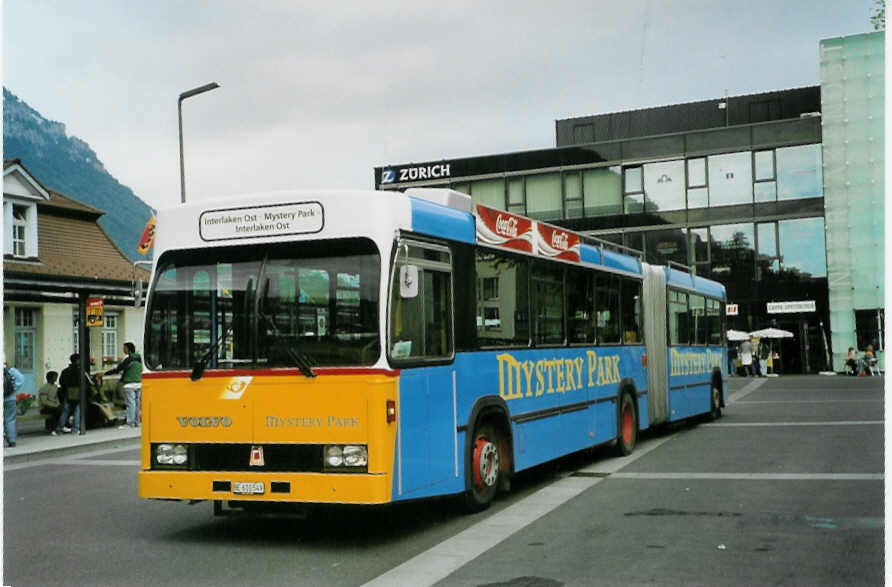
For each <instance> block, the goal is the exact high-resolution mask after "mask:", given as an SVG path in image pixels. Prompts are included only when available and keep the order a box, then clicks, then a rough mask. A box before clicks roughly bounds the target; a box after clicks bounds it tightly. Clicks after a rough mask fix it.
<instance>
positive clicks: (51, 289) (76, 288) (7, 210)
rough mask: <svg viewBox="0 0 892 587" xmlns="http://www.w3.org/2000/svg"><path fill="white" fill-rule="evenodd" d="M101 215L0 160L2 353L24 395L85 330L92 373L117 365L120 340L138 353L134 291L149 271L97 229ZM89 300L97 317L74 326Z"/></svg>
mask: <svg viewBox="0 0 892 587" xmlns="http://www.w3.org/2000/svg"><path fill="white" fill-rule="evenodd" d="M103 213H104V212H103V211H102V210H97V209H96V208H93V207H91V206H88V205H86V204H84V203H82V202H79V201H78V200H77V199H76V198H75V197H73V196H70V195H66V194H62V193H59V192H57V191H55V190H53V189H51V188H49V187H47V186H45V185H43V183H41V181H40V180H39V179H38V178H36V177H34V176H33V175H32V174H31V173H30V172H29V171H28V169H27V168H26V167H25V165H24V164H23V163H22V162H21V161H20V160H18V159H13V160H4V162H3V247H4V248H3V324H4V335H3V348H4V351H5V358H6V360H7V361H8V362H9V364H10V365H15V366H16V367H17V368H18V369H19V370H20V371H21V372H22V374H23V375H25V381H26V383H25V385H26V388H25V391H27V392H30V393H34V392H35V391H36V389H37V387H39V386H40V385H41V384H42V383H43V382H44V381H45V374H46V372H47V371H50V370H54V371H60V372H61V370H62V369H63V368H65V366H66V365H67V364H68V357H69V355H70V354H71V353H73V352H77V351H78V350H79V348H78V342H79V340H80V336H82V335H81V332H85V331H86V332H88V333H89V336H88V338H89V355H90V362H91V369H92V370H93V371H99V370H105V369H109V368H111V367H112V366H113V365H114V364H115V363H117V361H118V360H119V359H120V358H122V357H123V350H122V347H123V344H124V342H127V341H132V342H134V343H135V344H136V346H137V348H138V349H141V348H142V319H143V309H142V307H141V303H142V295H141V293H142V292H143V291H145V288H146V285H147V283H148V279H149V272H148V271H147V270H146V268H144V266H136V265H134V264H133V263H132V262H131V261H130V260H129V259H127V257H126V256H125V255H124V254H123V253H122V252H121V251H120V250H119V249H118V248H117V247H116V246H115V244H114V243H113V242H112V240H111V239H110V238H109V237H108V235H107V234H106V233H105V232H104V231H103V230H102V228H101V227H100V226H99V224H98V222H97V221H98V220H99V218H100V217H101V216H102V215H103ZM139 236H140V235H134V239H138V238H139ZM96 299H101V300H102V308H103V312H102V318H101V319H97V320H95V326H91V327H90V328H84V329H82V328H80V326H79V325H80V320H79V316H80V315H81V314H82V313H83V312H84V311H85V310H84V308H85V306H86V304H87V301H88V300H96ZM91 307H92V306H91ZM87 322H88V324H89V323H90V321H87Z"/></svg>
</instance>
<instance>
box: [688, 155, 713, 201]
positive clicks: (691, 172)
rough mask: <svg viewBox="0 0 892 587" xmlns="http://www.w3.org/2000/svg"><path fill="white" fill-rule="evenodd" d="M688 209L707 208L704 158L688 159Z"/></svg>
mask: <svg viewBox="0 0 892 587" xmlns="http://www.w3.org/2000/svg"><path fill="white" fill-rule="evenodd" d="M687 165H688V208H706V207H707V206H709V188H708V187H706V158H705V157H698V158H697V159H688V161H687Z"/></svg>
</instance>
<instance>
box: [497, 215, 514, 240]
mask: <svg viewBox="0 0 892 587" xmlns="http://www.w3.org/2000/svg"><path fill="white" fill-rule="evenodd" d="M496 232H497V233H499V234H502V235H505V236H510V237H512V238H513V237H516V236H517V218H512V217H510V216H509V217H507V218H506V217H504V216H502V215H501V214H499V216H498V218H496Z"/></svg>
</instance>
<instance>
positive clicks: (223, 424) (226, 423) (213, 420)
mask: <svg viewBox="0 0 892 587" xmlns="http://www.w3.org/2000/svg"><path fill="white" fill-rule="evenodd" d="M177 422H179V423H180V426H182V427H183V428H189V427H190V426H191V427H193V428H229V427H230V426H232V418H230V417H229V416H223V417H219V416H198V417H190V416H177Z"/></svg>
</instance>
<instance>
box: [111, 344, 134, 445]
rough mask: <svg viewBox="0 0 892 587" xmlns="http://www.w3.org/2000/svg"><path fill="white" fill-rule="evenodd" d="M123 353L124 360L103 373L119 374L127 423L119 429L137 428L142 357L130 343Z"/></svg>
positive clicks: (125, 346)
mask: <svg viewBox="0 0 892 587" xmlns="http://www.w3.org/2000/svg"><path fill="white" fill-rule="evenodd" d="M124 353H125V354H126V355H127V356H126V357H124V360H123V361H121V362H120V363H118V365H117V366H116V367H115V368H114V369H110V370H108V371H106V372H105V375H113V374H115V373H121V384H122V386H123V389H124V403H126V404H127V423H126V424H123V425H121V426H118V428H119V429H123V428H126V427H127V426H130V427H131V428H136V427H137V426H139V395H140V391H141V390H142V357H140V356H139V353H138V352H136V345H135V344H133V343H132V342H125V343H124Z"/></svg>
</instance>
